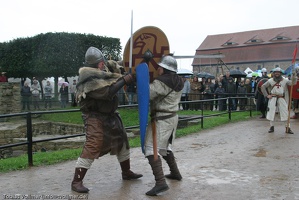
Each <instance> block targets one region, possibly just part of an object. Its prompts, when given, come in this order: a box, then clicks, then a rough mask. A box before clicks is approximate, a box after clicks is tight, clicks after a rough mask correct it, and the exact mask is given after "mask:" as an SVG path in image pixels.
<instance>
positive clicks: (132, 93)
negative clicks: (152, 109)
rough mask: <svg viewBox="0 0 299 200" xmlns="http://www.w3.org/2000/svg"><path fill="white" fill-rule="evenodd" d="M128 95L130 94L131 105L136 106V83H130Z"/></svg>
mask: <svg viewBox="0 0 299 200" xmlns="http://www.w3.org/2000/svg"><path fill="white" fill-rule="evenodd" d="M127 93H128V101H129V105H131V104H134V103H135V101H134V100H135V95H136V84H135V82H132V83H130V84H129V85H128V86H127Z"/></svg>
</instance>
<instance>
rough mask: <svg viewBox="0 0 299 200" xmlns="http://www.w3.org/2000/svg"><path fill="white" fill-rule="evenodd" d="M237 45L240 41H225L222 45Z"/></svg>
mask: <svg viewBox="0 0 299 200" xmlns="http://www.w3.org/2000/svg"><path fill="white" fill-rule="evenodd" d="M236 45H238V43H236V42H231V41H228V42H226V43H224V44H223V45H222V46H236Z"/></svg>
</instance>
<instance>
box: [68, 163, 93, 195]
mask: <svg viewBox="0 0 299 200" xmlns="http://www.w3.org/2000/svg"><path fill="white" fill-rule="evenodd" d="M86 172H87V169H85V168H76V169H75V175H74V179H73V181H72V190H73V191H75V192H79V193H87V192H88V191H89V189H88V188H86V187H84V185H83V181H82V180H83V178H84V176H85V174H86Z"/></svg>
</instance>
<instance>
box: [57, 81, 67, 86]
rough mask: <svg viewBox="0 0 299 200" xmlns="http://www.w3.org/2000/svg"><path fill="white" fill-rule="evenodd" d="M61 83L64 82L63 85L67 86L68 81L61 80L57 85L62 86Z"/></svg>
mask: <svg viewBox="0 0 299 200" xmlns="http://www.w3.org/2000/svg"><path fill="white" fill-rule="evenodd" d="M62 84H64V85H65V86H69V83H68V82H65V81H63V82H58V85H59V86H62Z"/></svg>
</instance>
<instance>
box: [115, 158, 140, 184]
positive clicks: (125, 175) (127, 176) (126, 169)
mask: <svg viewBox="0 0 299 200" xmlns="http://www.w3.org/2000/svg"><path fill="white" fill-rule="evenodd" d="M119 164H120V167H121V171H122V179H123V180H131V179H138V178H140V177H142V176H143V175H142V174H135V173H134V172H132V171H131V170H130V159H128V160H125V161H123V162H120V163H119Z"/></svg>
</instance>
